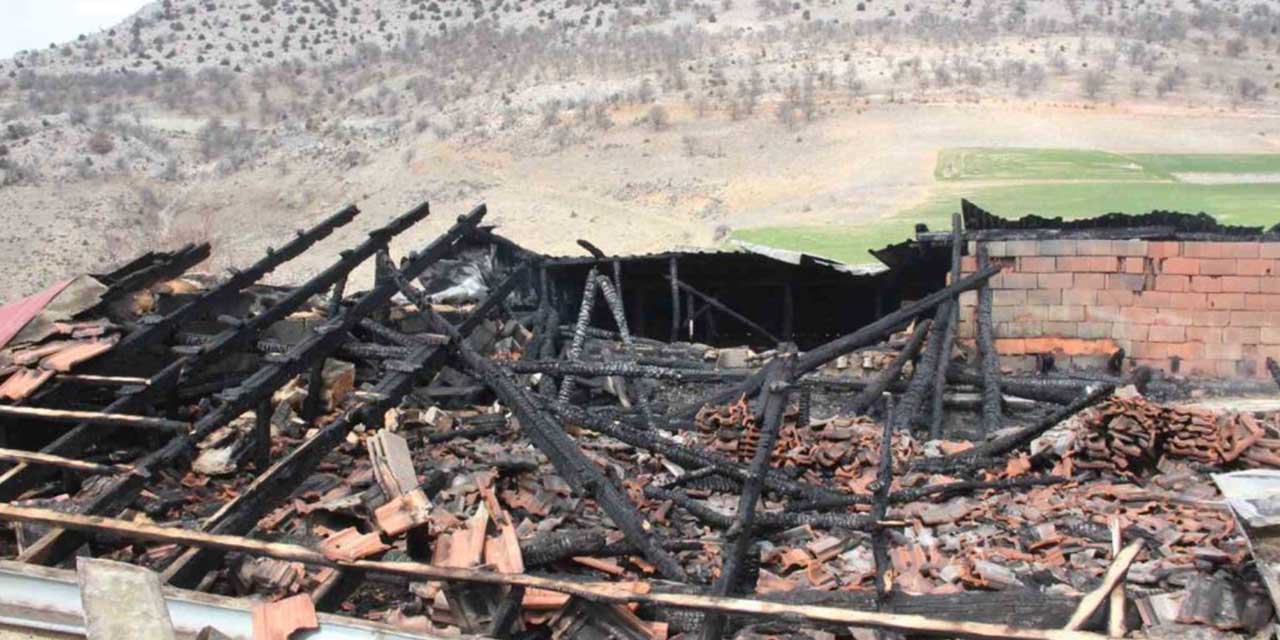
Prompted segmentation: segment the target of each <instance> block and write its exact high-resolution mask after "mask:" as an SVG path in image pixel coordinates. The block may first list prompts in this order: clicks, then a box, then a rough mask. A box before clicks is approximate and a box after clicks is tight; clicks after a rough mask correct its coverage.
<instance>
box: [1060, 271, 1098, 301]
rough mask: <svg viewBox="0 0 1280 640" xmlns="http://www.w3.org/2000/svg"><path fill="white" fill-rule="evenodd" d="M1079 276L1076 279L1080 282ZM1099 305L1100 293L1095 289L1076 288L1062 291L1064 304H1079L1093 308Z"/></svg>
mask: <svg viewBox="0 0 1280 640" xmlns="http://www.w3.org/2000/svg"><path fill="white" fill-rule="evenodd" d="M1079 278H1080V276H1079V275H1077V276H1076V279H1077V280H1079ZM1097 303H1098V292H1097V291H1095V290H1093V289H1083V288H1080V287H1078V286H1077V287H1076V288H1075V289H1063V290H1062V304H1078V305H1084V306H1093V305H1095V304H1097Z"/></svg>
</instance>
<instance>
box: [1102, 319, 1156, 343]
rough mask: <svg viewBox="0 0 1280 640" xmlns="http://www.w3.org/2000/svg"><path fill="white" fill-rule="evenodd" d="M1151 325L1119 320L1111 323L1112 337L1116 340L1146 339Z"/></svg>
mask: <svg viewBox="0 0 1280 640" xmlns="http://www.w3.org/2000/svg"><path fill="white" fill-rule="evenodd" d="M1150 331H1151V325H1146V324H1135V323H1130V322H1117V323H1115V324H1113V325H1111V337H1112V338H1115V339H1116V340H1146V339H1147V336H1148V334H1149V332H1150Z"/></svg>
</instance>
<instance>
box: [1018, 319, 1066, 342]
mask: <svg viewBox="0 0 1280 640" xmlns="http://www.w3.org/2000/svg"><path fill="white" fill-rule="evenodd" d="M1043 327H1044V329H1043V333H1042V334H1041V335H1046V336H1056V337H1062V338H1074V337H1075V336H1076V323H1075V322H1068V321H1065V320H1055V321H1046V322H1045V323H1044V325H1043ZM1028 348H1030V347H1028Z"/></svg>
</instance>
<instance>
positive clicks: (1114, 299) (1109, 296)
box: [1098, 288, 1135, 307]
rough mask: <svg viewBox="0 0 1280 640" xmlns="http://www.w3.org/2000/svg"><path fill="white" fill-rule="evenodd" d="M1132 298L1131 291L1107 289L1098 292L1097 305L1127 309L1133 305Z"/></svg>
mask: <svg viewBox="0 0 1280 640" xmlns="http://www.w3.org/2000/svg"><path fill="white" fill-rule="evenodd" d="M1134 297H1135V296H1134V295H1133V292H1132V291H1129V290H1123V289H1110V288H1108V289H1106V290H1103V291H1099V292H1098V304H1100V305H1112V306H1117V307H1127V306H1129V305H1131V304H1133V300H1134Z"/></svg>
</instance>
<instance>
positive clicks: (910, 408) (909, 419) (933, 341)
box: [893, 300, 955, 430]
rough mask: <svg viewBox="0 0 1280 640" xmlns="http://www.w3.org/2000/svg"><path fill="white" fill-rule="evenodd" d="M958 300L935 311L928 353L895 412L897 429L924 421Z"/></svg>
mask: <svg viewBox="0 0 1280 640" xmlns="http://www.w3.org/2000/svg"><path fill="white" fill-rule="evenodd" d="M954 304H955V303H954V302H953V301H950V300H948V301H947V302H944V303H942V304H941V305H939V306H938V308H937V309H936V310H935V311H934V314H933V322H932V323H931V324H930V325H929V339H928V340H926V341H925V346H924V355H922V356H920V362H918V363H916V368H915V372H914V373H913V374H912V375H911V383H910V384H908V385H907V392H906V393H904V394H902V400H901V402H899V403H898V411H896V412H895V413H894V417H893V419H894V423H895V424H894V429H899V430H902V429H911V428H912V427H915V426H918V425H920V424H921V423H924V422H925V420H923V419H922V415H927V414H925V413H924V401H925V399H926V397H927V396H928V395H929V394H930V392H931V391H933V378H934V374H935V372H936V371H937V369H938V367H939V366H941V365H942V343H943V340H944V339H945V336H946V333H947V325H949V324H951V308H952V306H954Z"/></svg>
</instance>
